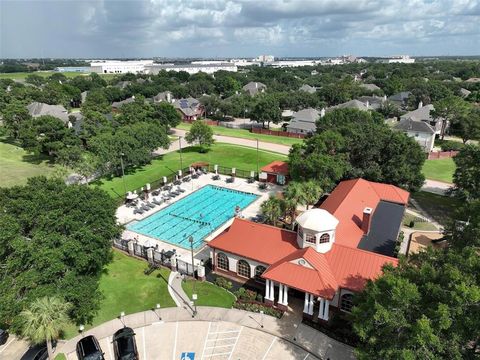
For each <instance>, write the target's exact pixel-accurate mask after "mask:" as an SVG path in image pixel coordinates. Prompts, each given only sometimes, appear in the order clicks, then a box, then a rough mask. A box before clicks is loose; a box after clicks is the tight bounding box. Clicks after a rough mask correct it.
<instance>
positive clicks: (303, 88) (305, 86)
mask: <svg viewBox="0 0 480 360" xmlns="http://www.w3.org/2000/svg"><path fill="white" fill-rule="evenodd" d="M298 90H299V91H305V92H307V93H309V94H313V93H315V92H316V91H317V88H315V87H313V86H310V85H308V84H303V85H302V86H300V88H299V89H298Z"/></svg>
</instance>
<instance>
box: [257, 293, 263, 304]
mask: <svg viewBox="0 0 480 360" xmlns="http://www.w3.org/2000/svg"><path fill="white" fill-rule="evenodd" d="M257 301H258V302H263V295H262V294H257Z"/></svg>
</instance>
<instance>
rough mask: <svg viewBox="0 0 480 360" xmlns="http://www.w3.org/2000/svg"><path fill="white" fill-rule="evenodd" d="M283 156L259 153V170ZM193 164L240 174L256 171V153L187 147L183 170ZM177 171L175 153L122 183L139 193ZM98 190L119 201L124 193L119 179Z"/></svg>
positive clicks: (99, 182) (222, 146)
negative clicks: (223, 167)
mask: <svg viewBox="0 0 480 360" xmlns="http://www.w3.org/2000/svg"><path fill="white" fill-rule="evenodd" d="M285 159H287V157H286V156H285V155H281V154H277V153H271V152H267V151H259V167H262V166H264V165H266V164H268V163H270V162H272V161H273V160H285ZM195 161H207V162H209V163H210V164H218V165H220V166H225V167H236V168H237V169H241V170H248V171H252V170H253V171H256V170H257V151H256V149H252V148H247V147H242V146H235V145H229V144H223V143H215V144H214V145H213V146H212V147H211V149H210V151H209V152H208V153H206V154H201V153H199V152H198V148H197V147H188V148H185V149H183V150H182V163H183V167H187V166H189V165H190V164H191V163H193V162H195ZM179 168H180V156H179V153H178V151H177V152H171V153H168V154H165V155H163V156H159V157H157V158H155V159H154V160H152V162H151V163H150V164H148V165H146V166H143V167H141V168H138V169H136V170H135V169H134V170H127V171H126V174H125V183H126V187H127V191H131V190H134V189H139V188H140V187H142V186H144V185H145V184H146V183H153V182H154V181H156V180H159V179H161V178H162V177H163V176H167V175H170V174H172V172H174V171H176V170H178V169H179ZM92 185H94V186H95V185H97V186H100V188H102V189H104V190H105V191H107V192H108V193H109V194H110V195H112V197H120V196H122V195H121V194H123V192H124V188H123V182H122V178H121V177H114V178H111V179H100V180H97V181H95V182H94V183H92Z"/></svg>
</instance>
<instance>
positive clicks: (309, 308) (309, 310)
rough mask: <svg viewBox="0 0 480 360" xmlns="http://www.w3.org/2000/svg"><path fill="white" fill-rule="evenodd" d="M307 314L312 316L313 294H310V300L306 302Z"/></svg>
mask: <svg viewBox="0 0 480 360" xmlns="http://www.w3.org/2000/svg"><path fill="white" fill-rule="evenodd" d="M308 314H309V315H313V294H310V300H309V301H308Z"/></svg>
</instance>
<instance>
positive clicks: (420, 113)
mask: <svg viewBox="0 0 480 360" xmlns="http://www.w3.org/2000/svg"><path fill="white" fill-rule="evenodd" d="M432 110H434V107H433V105H432V104H428V105H425V106H423V103H422V102H421V101H420V103H419V104H418V109H415V110H413V111H409V112H407V113H405V114H403V115H402V116H400V120H404V119H412V120H414V121H424V122H426V123H427V124H429V125H430V126H431V127H432V128H433V129H434V130H435V134H437V135H438V134H440V133H441V130H442V122H441V121H440V119H434V118H433V117H432V115H431V111H432ZM447 126H448V124H447Z"/></svg>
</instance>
